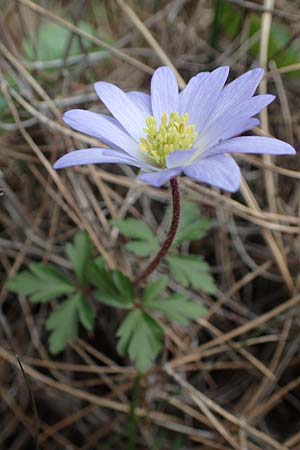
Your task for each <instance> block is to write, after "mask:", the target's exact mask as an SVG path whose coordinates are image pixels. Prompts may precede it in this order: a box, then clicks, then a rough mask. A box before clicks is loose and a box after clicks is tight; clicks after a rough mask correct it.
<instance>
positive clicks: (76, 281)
mask: <svg viewBox="0 0 300 450" xmlns="http://www.w3.org/2000/svg"><path fill="white" fill-rule="evenodd" d="M112 223H113V225H114V226H117V227H118V229H119V230H120V232H122V234H124V235H125V236H127V237H130V238H132V240H131V241H129V242H127V244H126V246H125V248H126V250H128V251H130V252H132V253H134V254H136V255H138V256H141V257H145V256H151V255H152V254H154V253H155V252H156V251H157V249H158V248H159V241H158V239H157V237H156V236H155V235H154V233H153V232H152V230H151V229H150V228H149V227H148V226H147V225H146V224H145V223H144V222H142V221H137V220H135V219H131V218H128V219H124V220H121V221H112ZM208 229H209V222H208V221H207V220H204V219H202V218H201V216H200V214H199V211H198V209H197V208H196V207H195V206H194V205H192V204H188V203H187V204H184V205H183V215H182V221H181V224H180V227H179V230H178V235H177V238H176V241H175V244H177V245H180V244H182V243H183V242H187V241H191V240H195V239H200V238H201V237H203V236H204V235H205V233H206V231H207V230H208ZM93 253H94V249H93V246H92V243H91V241H90V238H89V236H88V235H87V233H85V232H79V233H77V234H76V235H75V238H74V241H73V242H72V243H67V244H66V254H67V257H68V259H69V261H70V263H71V267H72V270H70V271H69V273H68V274H65V273H62V272H61V270H59V269H58V268H56V267H53V266H52V265H45V264H42V263H31V264H30V265H29V268H28V270H25V271H22V272H20V273H18V274H17V275H16V276H15V277H14V278H11V279H10V280H8V282H7V287H8V289H10V290H11V291H12V292H15V293H16V294H18V295H23V296H26V297H28V299H29V301H30V302H31V303H35V304H36V303H50V302H51V301H54V300H55V301H56V302H57V301H58V302H59V304H58V305H56V306H55V308H54V310H53V311H51V312H49V316H48V318H47V320H46V329H47V330H48V331H49V349H50V352H51V353H53V354H57V353H59V352H61V351H63V350H64V349H65V347H66V345H67V343H68V342H69V341H70V340H72V339H75V338H76V337H77V336H78V331H79V326H80V325H81V326H82V327H83V328H84V329H86V330H87V331H93V330H94V327H95V319H96V314H95V305H96V302H100V303H102V304H105V305H109V306H111V307H113V308H118V309H120V310H124V311H125V317H124V319H123V321H122V323H121V325H120V326H119V328H118V330H117V338H118V344H117V350H118V352H119V353H120V355H126V354H128V355H129V357H130V359H131V360H133V361H134V362H135V364H136V366H137V368H138V370H139V371H145V370H147V369H149V368H150V367H151V364H152V362H153V360H154V358H155V357H156V356H157V355H158V353H159V352H160V350H161V349H162V345H163V337H164V330H163V327H162V326H161V324H160V320H168V321H171V322H176V323H178V324H180V325H182V326H185V325H187V323H188V321H189V320H196V319H198V318H200V317H202V316H203V315H205V313H206V310H205V307H204V306H203V305H202V304H201V303H200V302H199V301H197V302H196V301H193V300H191V299H189V298H188V296H187V295H185V294H182V293H174V292H172V291H171V289H170V288H168V279H169V278H168V276H167V275H171V277H172V278H173V279H174V280H175V281H176V282H177V283H179V284H180V285H182V286H184V287H187V286H190V287H192V288H194V289H200V290H202V291H204V292H207V293H213V292H214V290H215V285H214V282H213V279H212V277H211V275H210V273H209V268H208V265H207V263H205V262H204V261H203V259H202V258H201V257H199V256H195V255H181V254H180V253H179V252H178V251H175V248H174V247H173V251H172V252H171V255H170V256H168V257H167V258H166V267H165V271H166V273H167V275H163V276H160V277H159V278H157V279H156V280H155V281H151V282H148V283H147V284H146V286H145V287H143V288H139V290H138V292H136V290H135V288H134V285H133V282H132V281H131V280H130V279H129V278H128V277H127V276H126V275H125V274H123V273H122V272H121V271H120V270H118V269H115V270H109V269H108V268H107V267H106V266H105V263H104V261H103V259H102V258H101V257H94V256H93ZM172 253H173V254H172ZM51 305H53V302H52V304H51ZM49 309H50V308H49Z"/></svg>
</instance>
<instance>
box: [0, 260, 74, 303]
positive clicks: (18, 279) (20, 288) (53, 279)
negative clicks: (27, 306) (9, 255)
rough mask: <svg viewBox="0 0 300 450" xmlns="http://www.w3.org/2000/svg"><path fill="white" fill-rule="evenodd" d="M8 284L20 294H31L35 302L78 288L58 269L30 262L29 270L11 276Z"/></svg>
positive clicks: (56, 296)
mask: <svg viewBox="0 0 300 450" xmlns="http://www.w3.org/2000/svg"><path fill="white" fill-rule="evenodd" d="M6 286H7V288H8V289H9V290H11V291H13V292H16V293H17V294H19V295H25V296H29V299H30V301H31V302H33V303H38V302H48V301H49V300H53V299H56V298H58V297H60V296H62V295H65V294H70V293H72V292H74V291H75V290H76V288H75V286H73V285H72V283H71V282H70V281H69V280H68V279H67V278H65V277H64V276H63V275H61V273H60V272H59V271H58V270H57V269H55V268H54V267H52V266H46V265H44V264H39V263H32V264H30V265H29V270H28V271H23V272H20V273H19V274H17V275H16V276H15V277H14V278H11V279H10V280H9V281H8V282H7V284H6Z"/></svg>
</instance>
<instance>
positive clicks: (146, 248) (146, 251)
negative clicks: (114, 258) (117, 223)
mask: <svg viewBox="0 0 300 450" xmlns="http://www.w3.org/2000/svg"><path fill="white" fill-rule="evenodd" d="M124 247H125V248H126V250H128V251H129V252H130V253H133V254H134V255H136V256H142V257H145V256H151V255H153V254H154V253H156V252H157V251H158V248H159V247H158V242H157V241H156V240H155V241H154V240H153V241H131V242H127V243H126V244H125V246H124Z"/></svg>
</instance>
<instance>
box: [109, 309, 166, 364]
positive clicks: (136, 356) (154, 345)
mask: <svg viewBox="0 0 300 450" xmlns="http://www.w3.org/2000/svg"><path fill="white" fill-rule="evenodd" d="M117 336H118V338H119V341H118V345H117V350H118V352H119V353H120V354H121V355H124V354H125V353H128V355H129V357H130V359H131V360H133V361H134V362H135V364H136V366H137V368H138V370H140V371H141V372H145V371H146V370H148V369H149V368H150V367H151V364H152V361H153V359H154V358H155V357H156V356H157V354H158V353H159V352H160V350H161V348H162V337H163V330H162V329H161V327H160V326H159V325H158V323H157V322H156V320H154V319H153V318H152V317H151V316H149V315H148V314H147V313H145V312H143V311H142V310H138V309H135V310H133V311H132V312H130V313H129V314H128V315H127V317H126V318H125V320H124V321H123V323H122V324H121V326H120V328H119V329H118V331H117Z"/></svg>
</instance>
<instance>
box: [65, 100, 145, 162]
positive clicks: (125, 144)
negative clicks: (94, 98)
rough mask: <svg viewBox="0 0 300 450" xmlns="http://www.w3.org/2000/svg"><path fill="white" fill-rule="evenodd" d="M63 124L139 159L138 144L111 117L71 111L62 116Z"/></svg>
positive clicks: (78, 110) (82, 111)
mask: <svg viewBox="0 0 300 450" xmlns="http://www.w3.org/2000/svg"><path fill="white" fill-rule="evenodd" d="M63 120H64V122H65V123H66V124H67V125H69V126H70V127H71V128H74V129H75V130H77V131H80V132H81V133H84V134H87V135H89V136H93V137H95V138H97V139H99V140H100V141H102V142H103V143H104V144H106V145H109V146H110V147H117V148H119V149H121V150H124V151H125V152H126V153H129V154H130V155H132V156H135V157H140V155H141V152H140V150H139V147H138V144H137V143H136V141H134V140H133V139H132V137H131V136H129V134H127V133H126V131H125V130H123V129H122V128H121V127H120V126H119V125H118V122H117V121H116V120H115V119H113V118H112V117H107V116H105V115H103V114H98V113H95V112H92V111H85V110H83V109H72V110H70V111H67V112H66V113H64V115H63Z"/></svg>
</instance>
